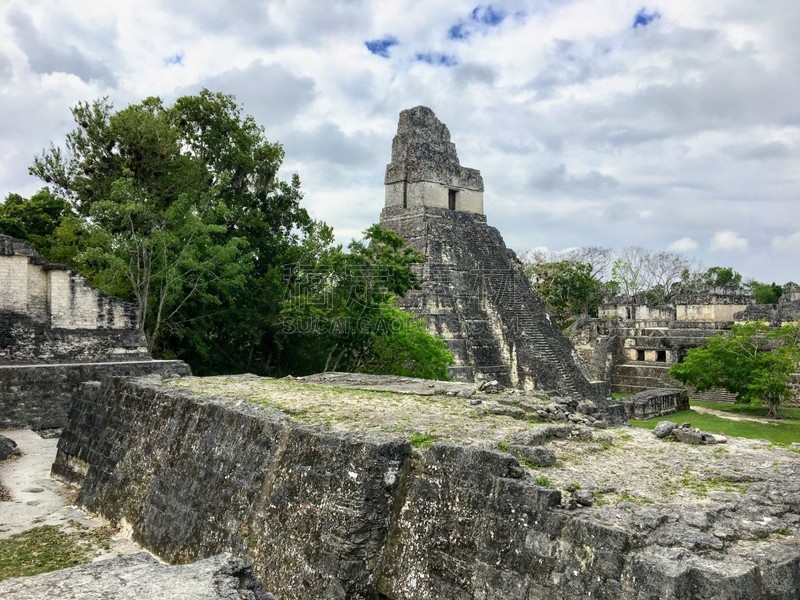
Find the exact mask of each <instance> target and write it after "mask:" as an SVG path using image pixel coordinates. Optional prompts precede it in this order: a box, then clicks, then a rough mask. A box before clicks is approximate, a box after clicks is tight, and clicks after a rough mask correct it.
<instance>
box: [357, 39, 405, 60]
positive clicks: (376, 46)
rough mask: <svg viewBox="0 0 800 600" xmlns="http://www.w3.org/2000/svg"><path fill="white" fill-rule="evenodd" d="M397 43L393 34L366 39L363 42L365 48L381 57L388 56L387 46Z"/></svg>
mask: <svg viewBox="0 0 800 600" xmlns="http://www.w3.org/2000/svg"><path fill="white" fill-rule="evenodd" d="M397 44H398V42H397V38H396V37H394V36H393V35H387V36H386V37H385V38H382V39H380V40H367V41H366V42H364V45H365V46H366V47H367V50H369V51H370V52H372V53H373V54H374V55H375V56H382V57H383V58H389V48H391V47H392V46H397Z"/></svg>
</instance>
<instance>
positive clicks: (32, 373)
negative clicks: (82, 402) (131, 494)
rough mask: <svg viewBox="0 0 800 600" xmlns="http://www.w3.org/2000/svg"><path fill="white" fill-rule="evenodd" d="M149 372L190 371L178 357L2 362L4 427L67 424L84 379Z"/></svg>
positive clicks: (181, 373)
mask: <svg viewBox="0 0 800 600" xmlns="http://www.w3.org/2000/svg"><path fill="white" fill-rule="evenodd" d="M149 374H158V375H175V376H184V375H190V372H189V367H188V365H186V363H184V362H182V361H177V360H147V361H124V362H101V363H71V364H52V365H43V364H42V365H0V429H16V428H20V427H29V428H31V429H54V428H59V427H63V426H64V425H65V424H66V421H67V411H68V410H69V406H70V403H71V402H72V399H73V398H74V397H75V395H76V394H77V392H78V389H79V388H80V386H81V383H82V382H84V381H100V380H102V379H105V378H106V377H110V376H114V375H117V376H132V377H135V376H140V375H149Z"/></svg>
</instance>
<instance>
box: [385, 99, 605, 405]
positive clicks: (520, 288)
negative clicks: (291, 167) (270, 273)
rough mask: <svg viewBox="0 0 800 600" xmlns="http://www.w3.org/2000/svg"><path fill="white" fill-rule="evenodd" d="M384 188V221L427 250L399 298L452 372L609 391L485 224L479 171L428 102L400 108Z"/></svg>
mask: <svg viewBox="0 0 800 600" xmlns="http://www.w3.org/2000/svg"><path fill="white" fill-rule="evenodd" d="M385 189H386V202H385V207H384V209H383V211H382V212H381V218H380V223H381V226H383V227H384V228H386V229H390V230H392V231H394V232H396V233H397V234H399V235H400V236H401V237H402V238H403V239H405V240H406V242H407V243H408V244H409V245H410V246H412V247H413V248H415V249H416V250H417V251H418V252H420V253H421V254H422V255H423V256H424V257H425V264H424V266H422V268H421V269H420V273H419V274H420V279H421V286H422V289H421V290H419V291H415V292H411V293H409V295H408V296H407V297H406V298H404V299H403V300H402V301H401V305H402V306H403V307H404V308H406V309H407V310H410V311H411V312H413V313H414V314H415V315H417V316H419V317H421V318H423V319H425V320H426V322H427V324H428V327H429V329H430V330H431V331H432V332H434V333H436V334H439V335H441V336H442V337H443V338H444V339H445V340H446V342H447V344H448V346H449V347H450V349H451V350H452V351H453V353H454V354H455V356H456V364H455V366H454V367H453V368H452V369H451V374H452V375H453V377H454V378H455V379H457V380H460V381H481V380H497V381H499V382H500V383H502V384H503V385H507V386H514V387H520V388H526V389H534V388H536V389H542V390H548V391H552V392H554V393H558V394H562V395H566V396H580V397H584V398H592V399H598V400H602V399H604V398H605V397H606V396H607V395H608V388H607V386H606V384H605V383H603V382H593V381H590V379H589V377H588V376H587V375H588V373H587V372H586V371H585V370H584V369H583V367H582V365H581V364H580V361H578V360H577V358H576V355H575V352H574V350H573V348H572V346H571V344H570V342H569V341H568V340H567V339H566V338H565V337H564V336H563V335H562V333H561V331H560V330H559V328H558V326H557V325H556V323H555V322H554V321H552V320H551V319H550V317H549V315H548V314H547V312H546V310H545V307H544V305H543V304H542V302H541V300H540V299H539V298H538V297H537V296H536V294H535V293H534V292H533V291H532V289H531V286H530V283H529V282H528V280H527V278H526V277H525V275H524V273H523V272H522V269H521V267H520V264H519V261H518V260H517V258H516V256H515V254H514V253H513V252H512V251H511V250H509V249H508V248H506V246H505V243H504V242H503V238H502V237H501V236H500V233H499V232H498V231H497V229H495V228H494V227H490V226H489V225H488V224H487V222H486V216H485V215H484V211H483V179H482V177H481V175H480V172H479V171H478V170H476V169H470V168H466V167H462V166H461V164H460V162H459V159H458V155H457V154H456V148H455V145H454V144H453V142H451V141H450V132H449V131H448V129H447V127H446V126H445V125H444V123H442V122H441V121H440V120H439V119H438V118H437V117H436V115H435V114H434V113H433V111H432V110H431V109H429V108H427V107H424V106H417V107H416V108H412V109H409V110H404V111H402V112H401V113H400V120H399V124H398V128H397V135H395V137H394V141H393V142H392V160H391V163H390V164H389V165H388V166H387V167H386V179H385Z"/></svg>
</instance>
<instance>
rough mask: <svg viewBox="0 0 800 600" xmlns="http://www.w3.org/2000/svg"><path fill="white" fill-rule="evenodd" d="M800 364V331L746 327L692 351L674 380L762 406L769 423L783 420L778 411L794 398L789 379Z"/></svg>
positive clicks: (795, 328)
mask: <svg viewBox="0 0 800 600" xmlns="http://www.w3.org/2000/svg"><path fill="white" fill-rule="evenodd" d="M798 362H800V326H798V325H796V324H794V325H792V324H790V325H784V326H783V327H781V328H779V329H771V328H770V327H769V326H767V325H765V324H763V323H744V324H739V325H734V326H733V330H732V331H731V332H730V333H729V334H719V335H716V336H714V337H711V338H709V339H708V341H707V342H706V345H705V346H704V347H700V348H693V349H691V350H689V352H688V354H687V355H686V358H685V359H684V361H683V362H682V363H678V364H676V365H673V366H672V367H671V368H670V375H671V376H672V377H674V378H675V379H677V380H678V381H681V382H683V383H685V384H687V385H691V386H693V387H695V388H696V389H697V390H698V391H700V392H703V391H706V390H709V389H711V388H713V387H719V388H723V389H726V390H728V391H730V392H732V393H734V394H736V398H737V401H738V402H745V403H749V402H763V403H764V404H766V405H767V406H768V407H769V416H770V417H773V418H780V417H779V415H778V406H779V405H780V403H781V402H782V401H784V400H787V399H789V398H790V397H791V390H790V389H789V385H788V384H789V378H790V376H791V375H792V374H793V373H794V372H796V371H797V367H798Z"/></svg>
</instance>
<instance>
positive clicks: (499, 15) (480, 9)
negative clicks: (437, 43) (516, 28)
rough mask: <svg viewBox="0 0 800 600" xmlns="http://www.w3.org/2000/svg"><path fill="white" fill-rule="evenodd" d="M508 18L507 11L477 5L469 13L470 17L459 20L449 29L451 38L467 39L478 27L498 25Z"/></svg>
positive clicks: (448, 33) (448, 35) (448, 32)
mask: <svg viewBox="0 0 800 600" xmlns="http://www.w3.org/2000/svg"><path fill="white" fill-rule="evenodd" d="M505 18H506V12H505V11H503V10H501V9H499V8H494V7H493V6H491V5H489V6H476V7H475V8H473V9H472V11H471V12H470V13H469V18H467V19H466V20H462V21H459V22H458V23H456V24H455V25H453V26H452V27H450V29H448V30H447V37H448V38H450V39H451V40H465V39H467V38H468V37H469V36H471V35H472V34H473V33H475V31H476V30H477V29H480V28H488V27H497V26H498V25H500V23H502V22H503V20H504V19H505Z"/></svg>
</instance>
